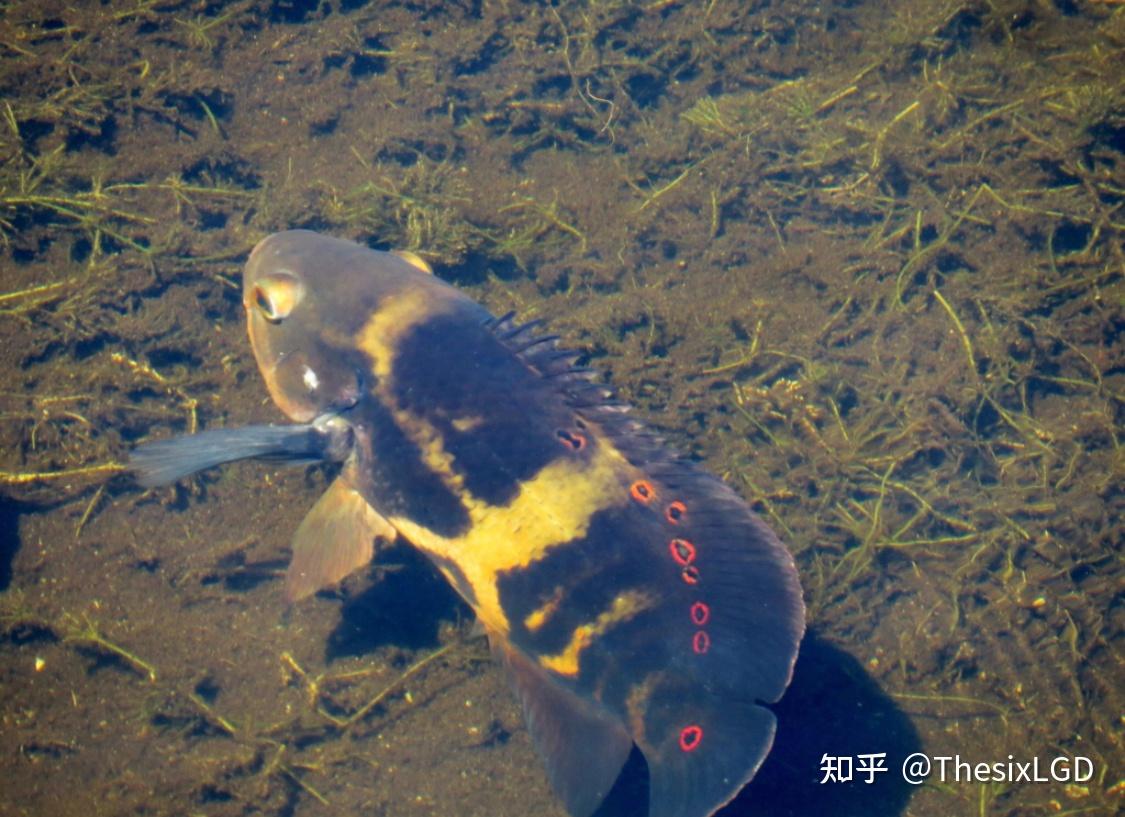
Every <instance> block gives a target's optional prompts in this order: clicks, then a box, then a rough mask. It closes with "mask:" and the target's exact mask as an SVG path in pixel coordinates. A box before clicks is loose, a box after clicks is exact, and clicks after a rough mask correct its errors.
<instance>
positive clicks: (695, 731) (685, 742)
mask: <svg viewBox="0 0 1125 817" xmlns="http://www.w3.org/2000/svg"><path fill="white" fill-rule="evenodd" d="M702 742H703V730H702V729H701V728H700V727H698V726H696V725H695V724H694V723H693V724H692V725H691V726H685V727H684V728H683V729H681V730H680V751H683V752H694V751H695V750H696V749H698V748H699V744H700V743H702Z"/></svg>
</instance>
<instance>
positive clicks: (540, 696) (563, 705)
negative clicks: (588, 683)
mask: <svg viewBox="0 0 1125 817" xmlns="http://www.w3.org/2000/svg"><path fill="white" fill-rule="evenodd" d="M489 641H490V642H491V644H492V649H493V652H494V653H495V654H496V656H497V658H499V659H500V661H501V663H502V664H503V665H504V668H505V669H506V670H507V674H508V680H509V682H510V683H511V685H512V688H513V689H514V690H515V692H516V694H517V696H518V697H519V699H520V703H521V704H523V712H524V721H525V722H526V724H527V729H528V731H529V732H530V733H531V739H532V741H533V742H534V743H535V748H536V749H537V750H538V751H539V754H540V755H541V756H542V758H543V761H544V763H545V764H546V767H547V776H548V778H550V781H551V786H552V787H553V788H554V790H555V793H556V794H558V796H559V797H560V798H561V799H562V801H563V803H564V804H565V805H566V809H567V811H568V812H570V814H571V815H572V817H589V815H591V814H593V812H594V810H595V809H597V807H598V806H599V805H600V804H601V802H602V800H604V799H605V796H606V795H607V794H609V791H610V789H611V788H613V784H614V781H616V780H617V776H618V774H619V773H620V772H621V768H622V767H623V766H624V765H625V761H626V760H627V759H628V757H629V752H630V750H631V749H632V748H633V740H632V738H630V737H629V733H628V732H627V731H626V730H625V727H624V725H623V724H622V723H621V721H620V720H619V719H618V718H616V717H614V716H613V715H612V714H610V713H608V712H605V711H602V710H600V709H599V708H598V707H597V706H596V705H595V704H593V703H592V702H588V701H585V700H583V699H582V698H580V697H579V696H577V695H575V694H574V693H573V692H571V691H569V690H568V689H565V688H564V687H562V686H561V685H560V684H559V683H558V682H556V681H554V680H553V679H552V678H551V676H550V675H549V674H548V672H547V670H545V669H543V668H542V667H540V666H539V665H538V664H536V663H535V662H534V661H532V660H531V659H529V658H527V657H526V656H524V655H523V654H522V653H520V652H519V651H518V650H516V649H515V648H513V647H512V646H511V645H509V644H508V643H507V642H506V641H505V640H504V639H503V638H502V637H500V636H497V635H496V634H494V633H489Z"/></svg>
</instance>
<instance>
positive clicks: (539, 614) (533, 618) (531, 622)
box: [523, 586, 565, 633]
mask: <svg viewBox="0 0 1125 817" xmlns="http://www.w3.org/2000/svg"><path fill="white" fill-rule="evenodd" d="M564 595H565V594H564V591H563V589H562V587H561V586H560V587H556V588H555V592H554V593H552V594H551V597H550V598H549V599H547V601H545V602H544V603H543V604H542V605H541V606H540V607H539V608H538V609H536V610H532V611H531V612H530V613H528V614H527V617H526V618H525V619H524V620H523V626H524V627H525V628H526V629H527V631H528V632H530V633H534V632H536V631H537V630H538V629H539V628H540V627H542V626H543V625H544V624H546V623H547V619H549V618H550V617H551V616H553V615H554V614H555V613H556V612H557V611H558V609H559V605H560V604H562V600H563V596H564Z"/></svg>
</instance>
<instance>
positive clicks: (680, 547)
mask: <svg viewBox="0 0 1125 817" xmlns="http://www.w3.org/2000/svg"><path fill="white" fill-rule="evenodd" d="M668 550H670V551H671V552H672V558H673V559H675V560H676V564H678V565H683V566H684V567H687V566H688V565H690V564H691V563H692V562H694V561H695V545H693V544H692V543H691V542H689V541H688V540H687V539H673V540H672V541H671V542H669V543H668Z"/></svg>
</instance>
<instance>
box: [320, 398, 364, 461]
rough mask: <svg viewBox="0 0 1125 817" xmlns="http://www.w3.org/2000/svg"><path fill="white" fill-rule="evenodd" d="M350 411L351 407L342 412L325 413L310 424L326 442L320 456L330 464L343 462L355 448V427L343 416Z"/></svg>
mask: <svg viewBox="0 0 1125 817" xmlns="http://www.w3.org/2000/svg"><path fill="white" fill-rule="evenodd" d="M350 410H351V407H349V408H348V409H344V410H343V411H331V412H325V413H324V414H321V415H318V416H317V417H316V418H314V419H313V421H312V423H311V425H312V427H313V428H314V429H315V430H316V431H317V432H318V433H320V434H323V435H324V438H325V441H326V442H325V446H324V453H323V455H322V456H323V457H324V459H326V460H329V461H330V462H344V461H345V460H347V458H348V457H349V456H351V453H352V450H353V449H354V448H355V437H356V432H355V426H354V425H353V424H352V423H351V422H350V421H349V420H348V419H347V418H346V417H344V416H343V415H344V414H346V413H347V412H348V411H350Z"/></svg>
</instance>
